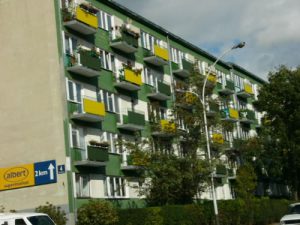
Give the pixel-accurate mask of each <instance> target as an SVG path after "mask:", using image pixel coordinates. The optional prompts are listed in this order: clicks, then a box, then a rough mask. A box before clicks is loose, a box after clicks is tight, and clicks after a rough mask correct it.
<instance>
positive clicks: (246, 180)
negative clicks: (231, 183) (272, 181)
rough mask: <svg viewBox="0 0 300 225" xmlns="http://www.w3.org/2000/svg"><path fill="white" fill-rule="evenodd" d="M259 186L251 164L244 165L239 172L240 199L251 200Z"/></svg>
mask: <svg viewBox="0 0 300 225" xmlns="http://www.w3.org/2000/svg"><path fill="white" fill-rule="evenodd" d="M256 185H257V177H256V174H255V171H254V169H253V167H252V166H251V165H250V164H245V165H242V166H240V167H239V168H238V170H237V175H236V190H235V191H236V193H237V196H238V198H243V199H247V200H248V199H250V198H252V197H253V192H254V190H255V188H256Z"/></svg>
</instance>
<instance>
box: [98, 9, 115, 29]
mask: <svg viewBox="0 0 300 225" xmlns="http://www.w3.org/2000/svg"><path fill="white" fill-rule="evenodd" d="M98 24H99V27H100V28H102V29H104V30H107V31H110V30H111V27H112V25H111V24H112V17H111V15H109V14H107V13H106V12H103V11H101V10H100V11H99V12H98Z"/></svg>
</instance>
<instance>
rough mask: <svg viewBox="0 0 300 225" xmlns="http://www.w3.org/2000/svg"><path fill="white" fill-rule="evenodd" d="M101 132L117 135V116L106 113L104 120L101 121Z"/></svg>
mask: <svg viewBox="0 0 300 225" xmlns="http://www.w3.org/2000/svg"><path fill="white" fill-rule="evenodd" d="M102 130H103V131H108V132H112V133H118V130H117V115H116V114H115V113H109V112H106V115H105V117H104V120H103V121H102Z"/></svg>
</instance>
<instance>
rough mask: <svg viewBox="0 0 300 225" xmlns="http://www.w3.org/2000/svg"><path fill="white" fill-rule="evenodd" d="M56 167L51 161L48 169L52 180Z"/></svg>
mask: <svg viewBox="0 0 300 225" xmlns="http://www.w3.org/2000/svg"><path fill="white" fill-rule="evenodd" d="M54 169H55V167H54V166H53V165H52V163H50V165H49V167H48V170H49V172H50V180H54Z"/></svg>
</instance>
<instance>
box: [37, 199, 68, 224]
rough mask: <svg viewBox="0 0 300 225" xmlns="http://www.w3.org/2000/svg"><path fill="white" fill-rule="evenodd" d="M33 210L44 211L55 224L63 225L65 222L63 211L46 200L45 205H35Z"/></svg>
mask: <svg viewBox="0 0 300 225" xmlns="http://www.w3.org/2000/svg"><path fill="white" fill-rule="evenodd" d="M35 211H36V212H39V213H46V214H47V215H49V216H50V218H51V219H52V220H53V221H54V222H55V224H57V225H65V224H66V223H67V217H66V213H65V211H63V210H61V208H60V207H58V206H54V205H52V204H51V203H49V202H46V205H42V206H39V207H37V208H36V209H35Z"/></svg>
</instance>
